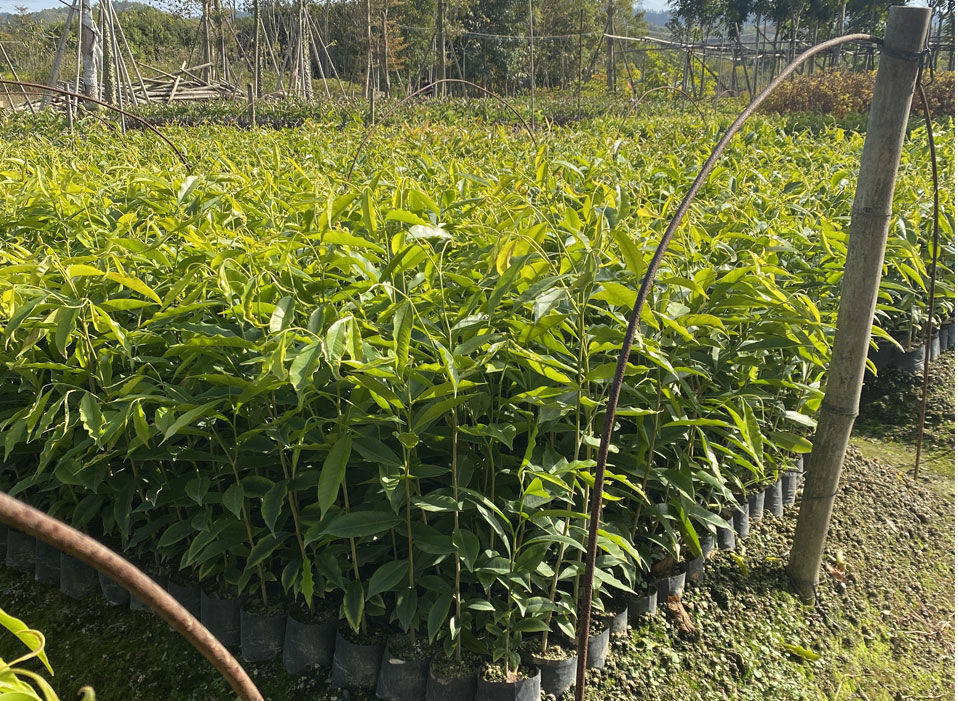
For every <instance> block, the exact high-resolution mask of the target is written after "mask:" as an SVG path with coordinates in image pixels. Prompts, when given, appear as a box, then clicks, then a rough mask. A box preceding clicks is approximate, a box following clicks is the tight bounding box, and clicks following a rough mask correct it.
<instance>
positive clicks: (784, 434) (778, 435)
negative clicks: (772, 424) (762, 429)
mask: <svg viewBox="0 0 958 701" xmlns="http://www.w3.org/2000/svg"><path fill="white" fill-rule="evenodd" d="M768 439H769V440H770V441H771V442H772V443H774V444H775V445H777V446H778V447H779V448H781V449H782V450H787V451H788V452H790V453H810V452H812V442H811V441H810V440H808V439H807V438H805V437H804V436H799V435H797V434H795V433H791V432H789V431H769V432H768Z"/></svg>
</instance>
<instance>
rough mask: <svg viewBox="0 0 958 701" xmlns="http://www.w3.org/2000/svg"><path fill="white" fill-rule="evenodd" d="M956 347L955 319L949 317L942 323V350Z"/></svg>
mask: <svg viewBox="0 0 958 701" xmlns="http://www.w3.org/2000/svg"><path fill="white" fill-rule="evenodd" d="M954 347H955V320H954V319H949V320H948V321H946V322H945V323H943V324H942V325H941V352H942V353H944V352H945V351H950V350H951V349H953V348H954Z"/></svg>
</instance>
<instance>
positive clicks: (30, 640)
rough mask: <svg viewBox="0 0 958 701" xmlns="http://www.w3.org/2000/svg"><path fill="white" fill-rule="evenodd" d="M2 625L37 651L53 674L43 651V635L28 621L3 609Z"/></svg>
mask: <svg viewBox="0 0 958 701" xmlns="http://www.w3.org/2000/svg"><path fill="white" fill-rule="evenodd" d="M0 625H2V626H3V627H4V628H6V629H7V630H9V631H10V632H11V633H13V634H14V635H15V636H17V638H19V639H20V642H22V643H23V644H24V645H26V646H27V648H28V649H29V650H30V651H31V652H35V653H36V655H37V657H38V658H39V659H40V661H41V662H43V666H44V667H46V668H47V671H48V672H49V673H50V674H53V668H52V667H50V661H49V660H48V659H47V655H46V653H45V652H44V651H43V636H42V635H39V634H38V633H37V632H36V631H34V630H32V629H31V628H30V627H29V626H28V625H27V624H26V623H24V622H23V621H21V620H20V619H19V618H16V617H15V616H11V615H10V614H9V613H7V612H6V611H4V610H3V609H0Z"/></svg>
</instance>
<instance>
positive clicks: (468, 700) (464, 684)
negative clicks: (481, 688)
mask: <svg viewBox="0 0 958 701" xmlns="http://www.w3.org/2000/svg"><path fill="white" fill-rule="evenodd" d="M436 662H437V661H436V660H433V661H432V663H431V664H430V665H429V676H428V677H427V678H426V697H425V701H473V699H475V698H476V675H475V674H470V675H468V676H465V677H445V676H443V675H441V674H439V673H437V670H436Z"/></svg>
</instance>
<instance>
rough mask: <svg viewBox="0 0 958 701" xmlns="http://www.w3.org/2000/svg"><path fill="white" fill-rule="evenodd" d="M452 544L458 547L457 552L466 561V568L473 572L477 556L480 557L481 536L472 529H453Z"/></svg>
mask: <svg viewBox="0 0 958 701" xmlns="http://www.w3.org/2000/svg"><path fill="white" fill-rule="evenodd" d="M452 544H453V547H455V548H456V553H457V554H458V555H459V557H460V559H461V560H462V561H463V563H465V565H466V568H467V569H468V570H469V571H470V572H472V570H473V568H474V567H475V565H476V558H477V557H479V538H478V537H476V535H475V534H474V533H472V532H471V531H467V530H464V529H462V528H454V529H453V530H452Z"/></svg>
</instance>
